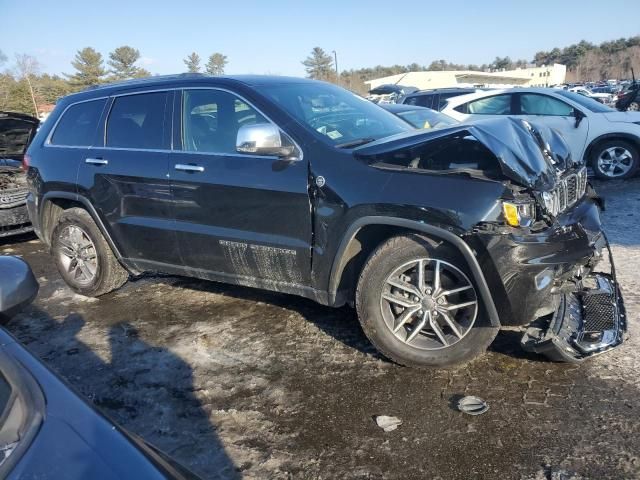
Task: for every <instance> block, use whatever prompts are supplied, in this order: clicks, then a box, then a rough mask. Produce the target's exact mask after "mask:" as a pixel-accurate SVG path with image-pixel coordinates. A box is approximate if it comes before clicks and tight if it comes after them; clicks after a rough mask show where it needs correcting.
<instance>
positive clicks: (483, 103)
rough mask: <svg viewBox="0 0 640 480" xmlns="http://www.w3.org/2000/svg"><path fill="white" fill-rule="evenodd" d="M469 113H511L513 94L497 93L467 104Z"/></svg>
mask: <svg viewBox="0 0 640 480" xmlns="http://www.w3.org/2000/svg"><path fill="white" fill-rule="evenodd" d="M467 109H468V110H467V113H470V114H476V115H510V114H511V95H510V94H509V95H495V96H493V97H486V98H481V99H479V100H474V101H473V102H469V103H468V104H467Z"/></svg>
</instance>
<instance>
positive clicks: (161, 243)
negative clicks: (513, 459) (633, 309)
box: [25, 75, 625, 366]
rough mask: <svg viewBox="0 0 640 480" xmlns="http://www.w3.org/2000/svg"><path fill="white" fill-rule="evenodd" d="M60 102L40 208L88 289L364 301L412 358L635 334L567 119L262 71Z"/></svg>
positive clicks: (33, 192) (35, 199)
mask: <svg viewBox="0 0 640 480" xmlns="http://www.w3.org/2000/svg"><path fill="white" fill-rule="evenodd" d="M51 115H52V118H51V121H48V122H47V123H46V124H45V125H44V126H43V127H42V128H41V129H40V130H39V132H38V134H37V136H36V138H35V139H34V141H33V143H32V144H31V146H30V148H29V150H28V153H27V155H26V156H25V165H26V168H27V169H28V175H27V176H28V182H29V196H28V199H27V205H28V207H29V214H30V217H31V220H32V222H33V225H34V229H35V231H36V233H37V234H38V236H39V237H40V238H41V239H42V241H43V242H44V243H45V244H46V245H47V246H48V247H50V248H51V253H52V255H53V259H54V261H55V262H56V264H57V266H58V269H59V271H60V273H61V275H62V276H63V278H64V279H65V281H66V282H67V283H68V284H69V285H70V286H71V287H72V288H73V289H74V290H75V291H77V292H79V293H81V294H83V295H90V296H99V295H102V294H105V293H107V292H109V291H111V290H113V289H115V288H118V287H119V286H121V285H122V284H124V283H125V282H126V281H127V279H128V278H129V276H130V275H138V274H141V273H143V272H164V273H169V274H178V275H187V276H192V277H198V278H202V279H209V280H215V281H222V282H226V283H232V284H240V285H247V286H251V287H256V288H264V289H270V290H274V291H278V292H284V293H289V294H296V295H301V296H304V297H307V298H311V299H313V300H315V301H317V302H319V303H321V304H324V305H330V306H334V307H339V306H341V305H345V304H351V305H354V306H355V307H356V309H357V312H358V317H359V319H360V322H361V324H362V327H363V329H364V331H365V333H366V334H367V335H368V337H369V338H370V339H371V341H372V342H373V344H374V345H375V346H376V347H377V348H378V349H379V350H380V351H381V352H383V353H384V354H385V355H386V356H388V357H389V358H391V359H393V360H395V361H397V362H399V363H402V364H405V365H412V366H430V365H439V366H442V365H451V364H454V363H460V362H464V361H468V360H470V359H472V358H474V357H476V356H477V355H479V354H481V353H482V352H484V351H485V350H486V348H487V347H488V346H489V344H490V343H491V342H492V341H493V339H494V337H495V336H496V334H497V332H498V329H499V328H500V326H501V325H528V324H531V323H532V322H534V321H535V322H536V323H535V324H533V326H532V329H531V330H530V332H529V334H528V336H527V337H526V339H525V346H526V347H527V348H529V349H532V350H537V351H547V352H548V353H549V355H550V356H552V357H554V358H563V359H568V360H574V361H579V360H581V359H582V358H585V357H587V356H590V355H592V354H594V353H600V352H602V351H605V350H607V349H609V348H611V347H613V346H616V345H618V344H619V343H620V342H621V341H622V332H623V331H624V325H625V324H624V314H623V308H622V299H621V297H620V294H619V291H618V288H617V284H616V282H615V275H613V272H610V273H607V272H605V273H598V274H596V273H594V272H595V267H596V265H597V263H598V260H599V259H600V258H601V256H602V255H601V254H602V251H603V248H605V249H606V246H607V243H606V237H605V235H604V233H603V231H602V228H601V225H600V216H599V200H598V197H597V195H596V194H595V193H594V191H593V190H592V189H591V188H590V187H589V185H588V183H587V173H586V169H585V166H584V164H583V163H582V162H581V160H579V159H572V158H571V156H570V154H569V151H568V148H567V145H566V144H565V143H564V141H563V140H562V138H561V137H560V136H559V135H558V134H557V133H555V132H554V131H553V130H550V129H547V128H544V127H541V126H537V127H536V126H532V125H531V124H529V123H527V122H523V121H520V120H513V119H509V118H502V119H493V120H487V121H484V122H477V123H474V124H472V125H455V126H451V127H448V128H441V129H437V130H435V129H434V130H426V131H419V130H415V129H414V128H413V127H411V126H410V125H409V124H407V123H406V122H404V121H402V120H400V119H399V118H398V117H396V116H394V115H393V114H391V113H389V112H386V111H385V110H383V109H382V108H380V107H379V106H377V105H375V104H373V103H371V102H369V101H367V100H365V99H363V98H362V97H359V96H357V95H355V94H352V93H350V92H348V91H346V90H344V89H342V88H339V87H336V86H333V85H330V84H327V83H323V82H316V81H312V80H304V79H299V78H285V77H263V76H237V77H208V76H198V75H177V76H169V77H160V78H158V77H156V78H151V79H145V80H137V81H130V82H125V83H120V84H113V85H107V86H101V87H99V88H95V89H92V90H87V91H84V92H81V93H77V94H74V95H70V96H68V97H66V98H64V99H62V100H61V101H60V102H59V103H58V105H57V106H56V108H55V110H54V112H53V113H52V114H51ZM596 295H599V297H597V298H600V299H608V300H607V301H608V302H609V303H610V304H611V305H613V307H611V309H609V310H606V311H605V313H604V314H602V311H601V310H594V308H596V307H597V305H596V303H595V302H592V301H590V299H592V298H596V297H595V296H596ZM576 305H578V306H582V305H584V308H579V309H578V310H577V311H576V310H575V308H576ZM594 305H596V307H594ZM594 312H595V313H594ZM596 313H600V314H601V315H600V316H597V315H596ZM603 315H604V317H603Z"/></svg>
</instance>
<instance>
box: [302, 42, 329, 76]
mask: <svg viewBox="0 0 640 480" xmlns="http://www.w3.org/2000/svg"><path fill="white" fill-rule="evenodd" d="M302 64H303V65H304V66H305V70H306V71H307V75H308V77H309V78H315V79H316V80H329V79H331V78H334V75H335V71H334V70H333V58H332V57H331V55H329V54H328V53H326V52H325V51H324V50H323V49H322V48H320V47H314V49H313V50H311V55H309V56H308V57H307V58H306V59H305V60H304V61H303V62H302Z"/></svg>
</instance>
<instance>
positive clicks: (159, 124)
mask: <svg viewBox="0 0 640 480" xmlns="http://www.w3.org/2000/svg"><path fill="white" fill-rule="evenodd" d="M167 96H168V93H167V92H151V93H141V94H135V95H125V96H122V97H116V99H115V100H114V102H113V106H112V107H111V112H110V113H109V119H108V120H107V137H106V146H107V147H115V148H140V149H146V150H152V149H164V148H167V145H166V144H165V142H164V141H163V135H164V111H165V106H166V103H167Z"/></svg>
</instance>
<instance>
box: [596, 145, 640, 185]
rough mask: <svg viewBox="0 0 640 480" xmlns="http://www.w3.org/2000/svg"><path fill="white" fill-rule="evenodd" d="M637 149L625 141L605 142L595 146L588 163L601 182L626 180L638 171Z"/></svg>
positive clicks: (639, 159)
mask: <svg viewBox="0 0 640 480" xmlns="http://www.w3.org/2000/svg"><path fill="white" fill-rule="evenodd" d="M639 162H640V158H639V157H638V149H637V148H636V147H635V146H634V145H633V144H631V143H629V142H627V141H625V140H607V141H606V142H602V143H600V144H598V145H596V146H595V148H594V149H593V150H592V152H591V158H590V159H589V163H590V164H591V168H593V173H594V174H595V176H596V177H597V178H599V179H601V180H615V179H620V180H623V179H627V178H630V177H632V176H634V175H635V174H636V172H637V170H638V163H639Z"/></svg>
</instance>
